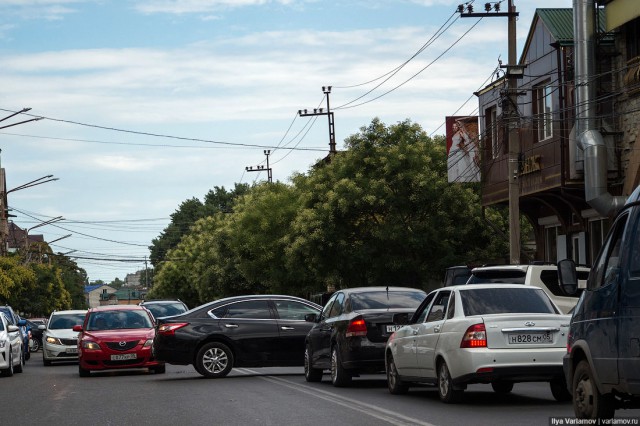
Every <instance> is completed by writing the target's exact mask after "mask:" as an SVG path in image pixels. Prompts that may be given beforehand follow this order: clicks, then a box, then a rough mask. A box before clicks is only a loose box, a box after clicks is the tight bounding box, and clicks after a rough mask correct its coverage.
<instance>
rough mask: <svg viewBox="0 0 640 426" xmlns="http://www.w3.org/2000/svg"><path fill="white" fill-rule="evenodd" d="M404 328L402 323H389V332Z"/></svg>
mask: <svg viewBox="0 0 640 426" xmlns="http://www.w3.org/2000/svg"><path fill="white" fill-rule="evenodd" d="M401 328H402V326H401V325H388V326H387V333H393V332H394V331H397V330H400V329H401Z"/></svg>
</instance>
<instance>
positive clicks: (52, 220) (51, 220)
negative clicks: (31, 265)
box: [24, 216, 64, 262]
mask: <svg viewBox="0 0 640 426" xmlns="http://www.w3.org/2000/svg"><path fill="white" fill-rule="evenodd" d="M63 219H64V218H63V217H62V216H58V217H54V218H53V219H49V220H47V221H44V222H42V223H39V224H37V225H34V226H32V227H31V228H28V229H27V230H26V231H25V233H24V248H25V259H26V261H27V262H29V260H30V256H29V232H30V231H31V230H33V229H36V228H40V227H41V226H45V225H50V224H52V223H55V222H59V221H61V220H63Z"/></svg>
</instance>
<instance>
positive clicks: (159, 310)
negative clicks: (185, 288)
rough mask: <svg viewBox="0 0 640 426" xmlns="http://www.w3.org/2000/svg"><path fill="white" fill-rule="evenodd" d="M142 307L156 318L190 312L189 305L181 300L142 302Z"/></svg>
mask: <svg viewBox="0 0 640 426" xmlns="http://www.w3.org/2000/svg"><path fill="white" fill-rule="evenodd" d="M140 306H144V307H145V308H147V309H148V310H149V312H151V314H152V315H153V317H154V318H156V319H157V318H161V317H170V316H173V315H180V314H182V313H185V312H187V311H188V310H189V308H188V307H187V305H185V304H184V302H183V301H182V300H180V299H171V300H145V301H144V302H140Z"/></svg>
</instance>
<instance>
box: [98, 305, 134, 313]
mask: <svg viewBox="0 0 640 426" xmlns="http://www.w3.org/2000/svg"><path fill="white" fill-rule="evenodd" d="M144 309H145V308H143V307H142V306H138V305H103V306H96V307H95V308H91V309H89V312H104V311H139V310H144Z"/></svg>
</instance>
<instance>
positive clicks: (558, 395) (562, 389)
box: [549, 378, 571, 402]
mask: <svg viewBox="0 0 640 426" xmlns="http://www.w3.org/2000/svg"><path fill="white" fill-rule="evenodd" d="M549 386H550V387H551V395H553V397H554V398H555V399H556V401H558V402H567V401H571V392H569V389H567V383H566V382H565V381H564V378H562V379H555V380H552V381H551V382H549Z"/></svg>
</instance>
